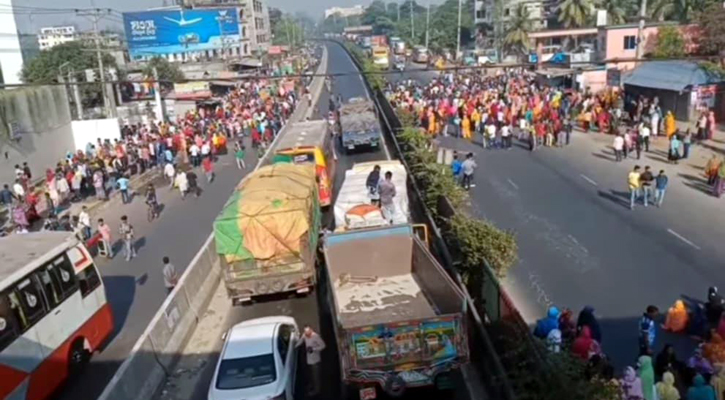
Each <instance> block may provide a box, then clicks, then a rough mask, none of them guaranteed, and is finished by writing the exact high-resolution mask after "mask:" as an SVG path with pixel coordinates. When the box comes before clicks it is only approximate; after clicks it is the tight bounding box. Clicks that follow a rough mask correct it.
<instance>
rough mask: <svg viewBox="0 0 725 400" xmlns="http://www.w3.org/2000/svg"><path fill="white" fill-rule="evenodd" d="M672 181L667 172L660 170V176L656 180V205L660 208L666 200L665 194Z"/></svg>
mask: <svg viewBox="0 0 725 400" xmlns="http://www.w3.org/2000/svg"><path fill="white" fill-rule="evenodd" d="M669 181H670V179H669V178H668V177H667V175H665V170H663V169H662V170H660V173H659V175H657V177H656V178H655V205H656V206H657V207H660V206H661V205H662V202H663V201H664V200H665V192H666V191H667V185H668V184H669Z"/></svg>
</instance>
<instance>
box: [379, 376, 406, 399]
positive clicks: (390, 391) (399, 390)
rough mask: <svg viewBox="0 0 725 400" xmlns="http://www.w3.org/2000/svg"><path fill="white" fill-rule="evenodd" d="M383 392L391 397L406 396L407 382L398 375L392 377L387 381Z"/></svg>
mask: <svg viewBox="0 0 725 400" xmlns="http://www.w3.org/2000/svg"><path fill="white" fill-rule="evenodd" d="M383 391H384V392H385V393H386V394H387V395H388V396H390V397H401V396H402V395H403V394H405V381H404V380H403V378H401V377H399V376H398V375H390V376H389V377H388V378H387V379H386V380H385V385H383Z"/></svg>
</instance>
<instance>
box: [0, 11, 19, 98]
mask: <svg viewBox="0 0 725 400" xmlns="http://www.w3.org/2000/svg"><path fill="white" fill-rule="evenodd" d="M0 8H3V9H12V8H13V0H0ZM0 67H2V73H3V79H4V80H5V83H8V84H16V83H21V82H20V71H21V70H22V69H23V54H22V53H21V51H20V38H19V37H18V27H17V25H16V24H15V16H14V15H13V13H11V12H4V13H0Z"/></svg>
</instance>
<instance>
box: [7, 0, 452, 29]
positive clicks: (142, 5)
mask: <svg viewBox="0 0 725 400" xmlns="http://www.w3.org/2000/svg"><path fill="white" fill-rule="evenodd" d="M262 1H266V2H267V4H268V5H269V6H271V7H277V8H280V9H282V10H283V11H285V12H290V13H295V12H298V11H301V12H305V13H307V14H308V15H309V16H311V17H313V18H314V19H315V20H317V19H318V18H321V17H322V14H323V12H324V10H325V9H326V8H329V7H334V6H338V7H348V6H353V5H356V4H361V5H365V6H366V5H368V4H370V3H371V1H372V0H262ZM385 1H386V3H387V2H390V1H394V0H385ZM399 1H400V2H402V1H403V0H399ZM417 1H418V3H419V4H421V5H425V4H426V3H427V1H428V0H417ZM430 1H431V3H432V4H439V3H441V2H442V1H443V0H430ZM168 2H169V3H171V0H168ZM13 3H14V4H15V5H16V6H18V9H20V8H21V7H22V8H25V9H28V8H30V7H38V8H42V7H53V8H111V9H114V10H118V11H121V12H124V11H141V10H145V9H148V8H151V7H161V6H162V5H164V1H163V0H122V1H120V0H55V1H53V2H52V5H49V3H51V2H50V1H49V0H13ZM118 18H120V17H115V16H114V17H111V18H109V19H106V20H105V21H104V22H103V23H102V26H103V27H107V26H110V27H116V28H117V29H122V25H121V23H120V21H119V19H118ZM17 20H18V21H19V25H20V26H19V27H18V28H19V29H20V31H21V32H23V33H37V32H38V30H39V29H40V28H41V27H45V26H59V25H76V26H77V27H78V28H79V29H81V30H87V29H90V27H91V24H90V22H88V20H87V19H85V18H81V17H77V16H75V15H74V14H72V13H68V14H46V15H32V16H31V15H27V14H25V13H24V14H23V15H21V16H19V17H18V18H17Z"/></svg>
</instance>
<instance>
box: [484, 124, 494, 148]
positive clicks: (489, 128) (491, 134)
mask: <svg viewBox="0 0 725 400" xmlns="http://www.w3.org/2000/svg"><path fill="white" fill-rule="evenodd" d="M486 136H487V139H488V147H489V148H493V147H495V146H496V124H494V123H493V121H489V122H488V125H486ZM483 147H486V146H485V145H484V146H483Z"/></svg>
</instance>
